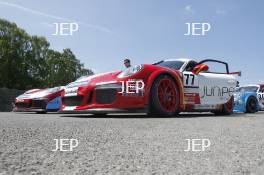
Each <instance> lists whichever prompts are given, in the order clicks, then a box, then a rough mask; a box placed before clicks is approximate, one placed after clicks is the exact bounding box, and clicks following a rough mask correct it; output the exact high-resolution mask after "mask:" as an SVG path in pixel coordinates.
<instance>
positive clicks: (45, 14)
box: [0, 0, 264, 84]
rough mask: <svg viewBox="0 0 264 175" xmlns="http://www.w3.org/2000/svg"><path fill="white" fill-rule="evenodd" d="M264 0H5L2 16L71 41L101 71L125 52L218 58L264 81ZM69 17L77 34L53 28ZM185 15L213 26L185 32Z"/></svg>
mask: <svg viewBox="0 0 264 175" xmlns="http://www.w3.org/2000/svg"><path fill="white" fill-rule="evenodd" d="M263 6H264V1H262V0H253V1H241V0H166V1H162V0H93V1H92V0H74V1H73V0H72V1H65V0H45V1H40V0H39V1H36V0H8V1H7V0H0V18H3V19H6V20H9V21H11V22H15V23H16V24H17V25H18V26H19V27H20V28H23V29H24V30H25V31H26V32H27V33H29V34H31V35H38V36H44V37H46V38H47V40H48V41H49V42H50V45H51V48H52V49H54V50H57V51H62V50H63V49H64V48H70V49H71V50H72V51H73V52H74V54H75V55H76V57H77V58H78V59H80V60H81V62H82V63H84V65H85V67H86V68H91V69H92V70H94V71H95V73H101V72H108V71H113V70H121V69H124V65H123V59H124V58H130V59H131V61H132V64H133V65H135V64H146V63H154V62H157V61H159V60H163V59H172V58H193V59H195V60H198V61H201V60H203V59H219V60H222V61H226V62H228V63H229V66H230V70H231V71H242V77H240V78H239V81H240V84H254V83H261V82H262V83H264V69H263V67H264V21H263V20H264V11H263ZM69 22H72V23H77V24H78V25H79V28H78V31H76V32H74V33H73V35H71V36H70V35H69V36H60V35H52V34H53V33H55V25H54V23H69ZM186 23H209V24H210V26H211V28H210V31H208V32H206V34H205V35H203V36H202V35H199V36H192V35H184V34H185V33H187V25H186ZM198 27H199V26H198ZM196 33H201V31H200V30H196Z"/></svg>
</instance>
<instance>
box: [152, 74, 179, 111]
mask: <svg viewBox="0 0 264 175" xmlns="http://www.w3.org/2000/svg"><path fill="white" fill-rule="evenodd" d="M178 109H179V90H178V87H177V85H176V83H175V82H174V80H173V79H172V78H171V77H170V76H167V75H162V76H159V77H158V78H157V79H156V80H155V81H154V82H153V85H152V87H151V92H150V111H149V112H150V114H149V115H151V116H152V115H161V116H174V115H177V114H178Z"/></svg>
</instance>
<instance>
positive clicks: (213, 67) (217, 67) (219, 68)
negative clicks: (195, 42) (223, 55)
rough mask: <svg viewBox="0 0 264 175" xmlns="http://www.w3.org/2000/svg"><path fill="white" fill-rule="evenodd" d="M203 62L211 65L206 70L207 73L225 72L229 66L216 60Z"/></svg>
mask: <svg viewBox="0 0 264 175" xmlns="http://www.w3.org/2000/svg"><path fill="white" fill-rule="evenodd" d="M203 64H206V65H207V66H208V67H209V69H208V71H206V72H207V73H220V74H225V73H226V72H227V67H226V65H225V64H222V63H219V62H214V61H206V62H204V63H203Z"/></svg>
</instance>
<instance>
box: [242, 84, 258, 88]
mask: <svg viewBox="0 0 264 175" xmlns="http://www.w3.org/2000/svg"><path fill="white" fill-rule="evenodd" d="M249 86H255V87H259V86H260V85H258V84H248V85H243V86H240V87H249Z"/></svg>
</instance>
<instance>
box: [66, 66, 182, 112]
mask: <svg viewBox="0 0 264 175" xmlns="http://www.w3.org/2000/svg"><path fill="white" fill-rule="evenodd" d="M119 73H120V71H117V72H114V73H108V74H104V75H100V76H97V77H94V78H91V80H90V81H89V84H88V86H85V87H78V89H77V94H76V95H77V97H81V98H80V99H81V100H80V104H78V105H69V104H67V102H66V101H67V100H68V98H71V97H68V96H67V97H66V96H65V94H63V98H62V110H64V109H65V108H66V107H67V106H75V108H74V109H73V110H75V111H76V110H88V109H96V108H116V109H140V108H145V107H146V106H147V105H148V104H149V99H150V98H149V95H150V91H151V87H152V84H153V82H154V80H155V79H156V78H157V77H158V76H159V75H162V74H167V75H169V76H171V77H172V78H173V79H174V80H175V82H176V84H177V86H178V88H179V96H180V97H179V98H180V109H184V108H185V107H184V104H183V101H184V97H183V96H184V89H183V80H182V79H183V77H182V73H180V72H179V71H176V70H173V69H169V68H165V67H161V66H155V65H144V68H143V69H142V70H141V71H139V72H137V73H136V74H134V75H132V76H129V77H125V78H118V74H119ZM128 80H142V81H143V82H144V84H145V87H144V92H143V94H141V95H134V96H133V95H124V94H121V93H118V92H116V93H115V95H116V96H115V99H114V100H113V101H112V102H111V103H98V102H97V100H98V99H97V98H99V95H98V94H97V93H99V91H100V90H98V87H100V84H103V83H105V85H107V84H115V85H119V86H120V87H121V85H122V81H123V82H127V81H128ZM102 86H104V85H102ZM66 89H67V88H66ZM120 90H121V89H119V92H120ZM108 94H109V93H108ZM106 96H107V93H106ZM113 96H114V95H113ZM100 98H101V97H100ZM105 98H108V97H105Z"/></svg>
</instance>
